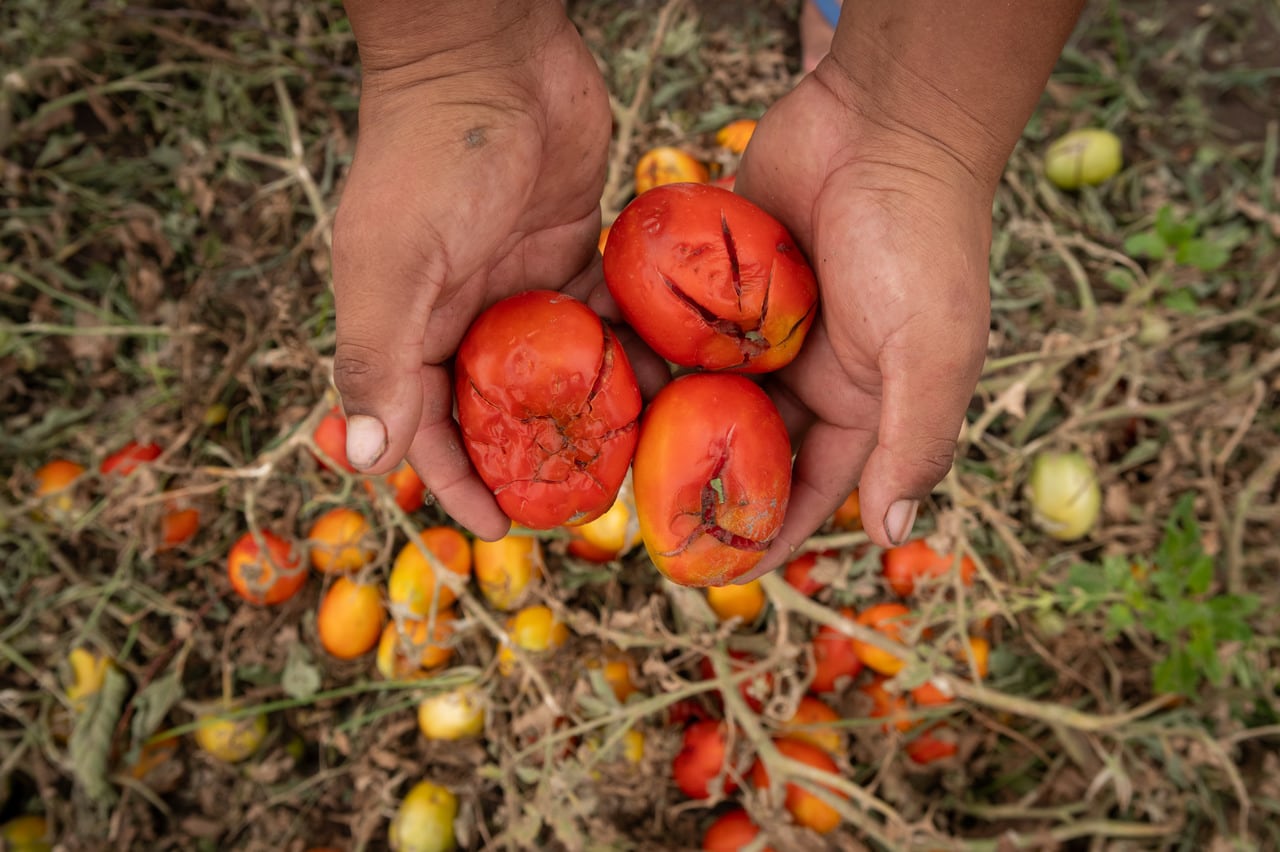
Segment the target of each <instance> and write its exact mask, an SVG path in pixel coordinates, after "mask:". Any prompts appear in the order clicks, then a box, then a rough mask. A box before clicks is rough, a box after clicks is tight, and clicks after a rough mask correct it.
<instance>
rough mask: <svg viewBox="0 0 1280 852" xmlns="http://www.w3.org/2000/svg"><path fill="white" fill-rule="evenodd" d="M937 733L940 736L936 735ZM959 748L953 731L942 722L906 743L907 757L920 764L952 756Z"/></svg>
mask: <svg viewBox="0 0 1280 852" xmlns="http://www.w3.org/2000/svg"><path fill="white" fill-rule="evenodd" d="M939 734H942V736H938V735H939ZM959 750H960V747H959V746H958V745H957V744H956V741H955V736H954V732H953V731H951V730H950V729H948V728H947V726H945V725H942V724H937V725H934V726H933V727H932V728H929V729H928V730H926V731H923V732H921V733H920V735H919V736H917V737H915V738H914V739H912V740H911V741H910V742H909V743H907V745H906V752H907V757H909V758H911V759H912V760H913V761H915V762H916V763H920V764H927V763H933V762H934V761H938V760H945V759H946V758H948V757H954V756H955V754H956V752H958V751H959Z"/></svg>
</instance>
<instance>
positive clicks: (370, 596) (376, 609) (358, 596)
mask: <svg viewBox="0 0 1280 852" xmlns="http://www.w3.org/2000/svg"><path fill="white" fill-rule="evenodd" d="M386 617H387V614H386V610H385V609H384V608H383V606H382V595H381V593H380V592H379V591H378V587H377V586H374V585H371V584H368V583H359V582H356V581H355V580H352V579H351V578H350V577H339V578H338V579H336V580H334V581H333V585H331V586H330V587H329V591H327V592H325V595H324V598H323V600H321V601H320V611H319V612H318V613H316V631H317V632H318V633H319V634H320V644H322V645H324V649H325V650H326V651H328V652H329V653H330V654H332V655H333V656H335V657H337V658H338V659H340V660H354V659H355V658H356V657H359V656H360V655H362V654H366V653H368V652H369V651H371V650H372V649H373V646H374V645H376V644H378V636H379V635H380V634H381V633H382V624H383V622H384V621H385V620H386Z"/></svg>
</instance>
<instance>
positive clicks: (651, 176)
mask: <svg viewBox="0 0 1280 852" xmlns="http://www.w3.org/2000/svg"><path fill="white" fill-rule="evenodd" d="M635 178H636V194H637V195H639V194H642V193H645V192H648V191H649V190H651V189H653V188H654V187H657V186H666V185H667V184H672V183H686V182H687V183H706V182H707V181H708V180H709V179H710V174H708V172H707V167H706V166H705V165H703V163H702V161H701V160H699V159H697V158H696V157H694V156H693V155H692V154H690V153H689V152H688V151H682V150H680V149H679V148H674V147H672V146H670V145H662V146H659V147H657V148H651V149H649V150H648V151H645V152H644V153H643V154H641V155H640V159H639V160H637V161H636V174H635Z"/></svg>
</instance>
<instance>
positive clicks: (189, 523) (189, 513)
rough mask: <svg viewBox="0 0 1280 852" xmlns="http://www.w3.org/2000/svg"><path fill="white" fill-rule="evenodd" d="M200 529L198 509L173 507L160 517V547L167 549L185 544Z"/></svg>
mask: <svg viewBox="0 0 1280 852" xmlns="http://www.w3.org/2000/svg"><path fill="white" fill-rule="evenodd" d="M199 529H200V510H199V509H192V508H187V509H173V510H171V511H169V512H166V513H165V515H164V517H163V518H161V519H160V547H161V548H162V549H164V550H169V549H171V548H174V547H178V546H179V545H182V544H186V543H187V542H188V541H190V540H191V539H192V538H194V537H195V534H196V531H197V530H199Z"/></svg>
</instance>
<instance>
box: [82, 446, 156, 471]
mask: <svg viewBox="0 0 1280 852" xmlns="http://www.w3.org/2000/svg"><path fill="white" fill-rule="evenodd" d="M161 452H163V450H161V448H160V445H159V444H139V443H138V442H137V441H130V442H129V443H127V444H125V445H124V446H123V447H121V448H120V449H118V450H116V451H115V452H114V453H112V454H111V455H109V456H107V457H106V458H105V459H103V460H102V464H101V465H100V466H99V467H98V470H99V471H100V472H101V473H103V474H111V473H116V474H119V475H120V476H128V475H129V474H131V473H133V471H134V470H135V469H136V468H137V467H138V465H140V464H144V463H146V462H149V461H155V460H156V459H158V458H159V457H160V453H161Z"/></svg>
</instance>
